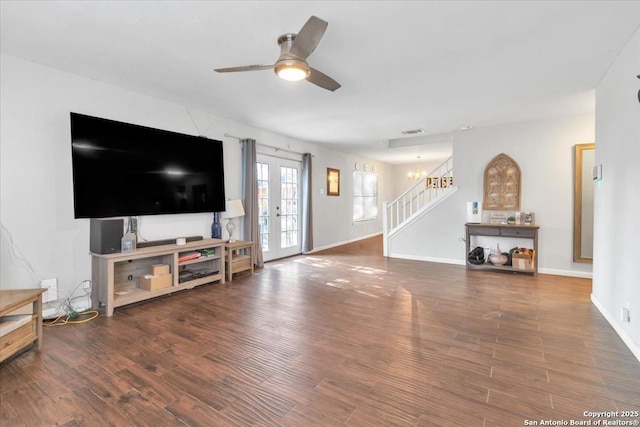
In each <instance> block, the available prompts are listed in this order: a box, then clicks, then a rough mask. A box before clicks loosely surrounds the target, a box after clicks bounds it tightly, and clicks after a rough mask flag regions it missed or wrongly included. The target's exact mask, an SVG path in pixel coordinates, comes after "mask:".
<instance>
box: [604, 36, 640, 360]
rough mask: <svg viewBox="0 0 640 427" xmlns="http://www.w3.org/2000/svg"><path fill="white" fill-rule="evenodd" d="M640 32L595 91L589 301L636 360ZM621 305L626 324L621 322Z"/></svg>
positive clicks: (639, 344)
mask: <svg viewBox="0 0 640 427" xmlns="http://www.w3.org/2000/svg"><path fill="white" fill-rule="evenodd" d="M638 71H640V30H638V31H636V33H635V34H634V36H633V37H632V39H631V40H630V42H629V43H628V44H627V46H626V47H625V49H624V50H623V51H622V53H621V54H620V55H619V57H618V58H617V60H616V62H615V63H614V64H613V66H612V67H611V68H610V69H609V71H608V72H607V74H606V75H605V77H604V78H603V79H602V81H601V82H600V84H599V85H598V88H597V90H596V164H602V169H603V171H602V181H601V182H600V183H598V184H596V188H595V235H594V266H593V294H592V300H593V302H594V303H595V304H596V306H597V307H598V308H599V309H600V311H601V312H602V314H603V315H604V316H605V317H606V318H607V320H608V321H609V322H610V323H611V325H612V326H613V327H614V328H615V329H616V331H617V332H618V334H619V335H620V336H621V337H622V339H623V340H624V341H625V343H626V344H627V345H628V346H629V348H630V349H631V350H632V351H633V352H634V354H635V356H636V357H637V358H638V359H639V360H640V263H638V243H639V240H640V219H639V217H638V215H639V213H640V190H639V188H640V187H638V178H639V175H640V174H639V172H638V160H639V159H640V103H638V95H637V93H638V90H639V89H640V80H638V79H637V78H636V77H635V76H636V74H637V73H638ZM623 307H629V308H630V309H631V322H629V323H626V322H622V320H621V310H622V308H623Z"/></svg>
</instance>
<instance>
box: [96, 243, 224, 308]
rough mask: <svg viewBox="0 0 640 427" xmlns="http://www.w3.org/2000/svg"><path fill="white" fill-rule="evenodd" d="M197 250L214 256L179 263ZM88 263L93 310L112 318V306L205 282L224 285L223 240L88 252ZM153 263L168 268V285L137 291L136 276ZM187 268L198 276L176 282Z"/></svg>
mask: <svg viewBox="0 0 640 427" xmlns="http://www.w3.org/2000/svg"><path fill="white" fill-rule="evenodd" d="M200 250H209V251H213V252H214V254H213V255H209V256H202V257H200V258H195V259H190V260H187V261H182V262H181V261H179V259H180V258H181V257H182V256H184V255H185V254H187V253H190V252H194V251H200ZM91 264H92V268H91V278H92V281H93V286H94V292H93V294H92V297H91V298H92V305H93V308H94V309H97V308H99V307H104V310H105V314H106V315H107V316H112V315H113V310H114V308H116V307H122V306H124V305H128V304H133V303H136V302H140V301H145V300H148V299H150V298H155V297H158V296H161V295H167V294H171V293H173V292H178V291H181V290H184V289H192V288H194V287H196V286H200V285H204V284H206V283H211V282H220V283H224V280H225V274H224V273H225V271H224V269H225V265H224V241H223V240H220V239H204V240H199V241H194V242H188V243H187V244H186V245H175V244H172V245H162V246H152V247H146V248H141V249H138V250H136V251H133V252H128V253H115V254H106V255H102V254H96V253H91ZM155 264H168V265H169V270H170V273H171V275H172V278H171V286H168V287H165V288H161V289H154V290H151V291H148V290H145V289H142V288H140V277H141V276H144V275H146V274H149V272H150V271H151V266H152V265H155ZM187 267H189V270H192V269H193V270H195V272H196V273H199V274H200V276H197V277H196V276H194V277H193V278H190V279H188V280H184V281H182V282H180V280H179V276H180V273H181V272H184V270H185V269H186V268H187Z"/></svg>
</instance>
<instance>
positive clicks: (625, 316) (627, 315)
mask: <svg viewBox="0 0 640 427" xmlns="http://www.w3.org/2000/svg"><path fill="white" fill-rule="evenodd" d="M622 321H623V322H631V309H630V308H629V307H623V308H622Z"/></svg>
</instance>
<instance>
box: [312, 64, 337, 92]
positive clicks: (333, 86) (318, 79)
mask: <svg viewBox="0 0 640 427" xmlns="http://www.w3.org/2000/svg"><path fill="white" fill-rule="evenodd" d="M310 69H311V73H310V74H309V77H307V81H308V82H311V83H313V84H314V85H316V86H320V87H321V88H323V89H327V90H330V91H331V92H334V91H336V90H338V89H340V87H341V85H340V83H338V82H337V81H335V80H333V79H332V78H331V77H329V76H327V75H326V74H324V73H322V72H320V71H318V70H316V69H315V68H313V67H310Z"/></svg>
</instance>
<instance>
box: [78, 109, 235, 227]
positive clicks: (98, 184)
mask: <svg viewBox="0 0 640 427" xmlns="http://www.w3.org/2000/svg"><path fill="white" fill-rule="evenodd" d="M71 157H72V163H73V199H74V213H75V217H76V218H105V217H114V216H136V215H156V214H176V213H196V212H220V211H223V210H224V207H225V194H224V164H223V155H222V141H217V140H213V139H207V138H204V137H198V136H191V135H185V134H180V133H176V132H170V131H165V130H159V129H152V128H149V127H144V126H138V125H133V124H128V123H122V122H117V121H113V120H107V119H102V118H98V117H91V116H87V115H83V114H77V113H71Z"/></svg>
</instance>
